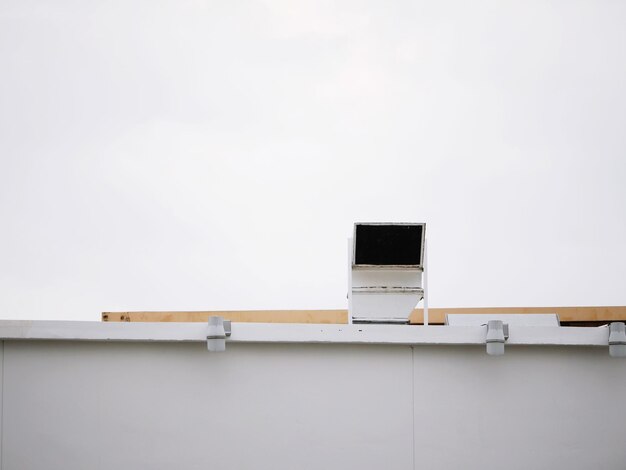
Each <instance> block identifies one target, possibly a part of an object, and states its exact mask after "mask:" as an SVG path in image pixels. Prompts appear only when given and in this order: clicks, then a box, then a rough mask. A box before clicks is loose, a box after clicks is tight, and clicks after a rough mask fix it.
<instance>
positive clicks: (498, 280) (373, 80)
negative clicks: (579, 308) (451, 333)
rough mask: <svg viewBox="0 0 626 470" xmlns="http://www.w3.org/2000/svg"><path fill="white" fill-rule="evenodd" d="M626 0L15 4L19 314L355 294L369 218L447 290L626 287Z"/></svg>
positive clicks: (9, 294)
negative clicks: (353, 257) (361, 228)
mask: <svg viewBox="0 0 626 470" xmlns="http://www.w3.org/2000/svg"><path fill="white" fill-rule="evenodd" d="M625 25H626V3H625V2H622V1H602V0H600V1H599V0H590V1H569V0H568V1H565V0H563V1H552V2H548V1H528V2H519V1H515V2H513V1H511V2H506V1H482V0H479V1H473V2H467V1H437V2H435V1H414V0H411V1H383V2H381V1H377V2H361V1H359V2H356V1H355V2H351V1H345V2H342V1H332V2H331V1H329V2H323V1H300V2H298V1H294V0H285V1H270V0H267V1H222V2H217V1H183V0H171V1H161V2H155V1H153V0H149V1H148V0H124V1H110V2H102V1H51V0H34V1H27V0H3V1H2V2H1V3H0V317H1V318H16V319H44V318H46V319H85V320H97V319H99V316H100V312H102V311H116V310H121V311H128V310H186V309H198V310H216V309H229V310H237V309H323V308H347V303H346V291H347V286H346V275H347V255H346V239H347V237H348V236H349V235H350V234H351V231H352V224H353V223H354V222H355V221H407V222H426V224H427V237H428V243H429V245H428V246H429V266H430V276H429V281H430V299H431V300H430V304H431V306H435V307H446V306H449V307H457V306H476V307H478V306H545V305H555V306H557V305H558V306H562V305H626V282H625V281H626V183H625V182H626V86H625V85H626V26H625Z"/></svg>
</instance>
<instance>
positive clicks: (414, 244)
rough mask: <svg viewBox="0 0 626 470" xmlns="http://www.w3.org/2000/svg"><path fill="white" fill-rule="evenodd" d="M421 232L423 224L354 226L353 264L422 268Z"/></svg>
mask: <svg viewBox="0 0 626 470" xmlns="http://www.w3.org/2000/svg"><path fill="white" fill-rule="evenodd" d="M423 232H424V225H423V224H420V225H402V224H394V225H382V224H375V225H368V224H356V230H355V239H354V243H355V251H354V264H355V266H356V265H375V266H422V251H423V250H422V241H423V238H424V237H423V235H424V233H423Z"/></svg>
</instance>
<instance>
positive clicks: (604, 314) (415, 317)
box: [102, 307, 626, 325]
mask: <svg viewBox="0 0 626 470" xmlns="http://www.w3.org/2000/svg"><path fill="white" fill-rule="evenodd" d="M428 313H429V319H430V323H431V324H434V325H442V324H443V323H444V321H445V314H446V313H456V314H464V313H470V314H471V313H501V314H507V313H527V314H533V313H556V314H558V315H559V318H560V319H561V322H563V323H573V322H577V323H585V322H596V323H597V322H609V321H626V307H487V308H479V307H472V308H431V309H429V310H428ZM211 315H219V316H222V317H224V318H225V319H227V320H231V321H234V322H253V323H324V324H345V323H348V311H347V310H243V311H219V310H216V311H188V312H104V313H103V314H102V321H109V322H119V321H131V322H206V321H207V319H208V318H209V317H210V316H211ZM423 315H424V314H423V310H422V309H421V308H420V309H416V310H415V311H413V314H412V315H411V319H410V322H411V323H412V324H422V322H423V318H424V316H423Z"/></svg>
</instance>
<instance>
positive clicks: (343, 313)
mask: <svg viewBox="0 0 626 470" xmlns="http://www.w3.org/2000/svg"><path fill="white" fill-rule="evenodd" d="M212 315H219V316H221V317H224V318H225V319H226V320H231V321H234V322H252V323H327V324H334V323H348V311H347V310H243V311H200V312H104V313H103V314H102V321H112V322H116V321H131V322H206V321H207V320H208V318H209V317H210V316H212Z"/></svg>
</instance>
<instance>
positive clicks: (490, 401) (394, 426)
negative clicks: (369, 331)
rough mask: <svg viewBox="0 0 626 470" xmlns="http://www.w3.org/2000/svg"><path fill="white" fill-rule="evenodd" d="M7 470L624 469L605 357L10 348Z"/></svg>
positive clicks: (287, 348) (597, 352) (8, 344)
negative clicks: (50, 469)
mask: <svg viewBox="0 0 626 470" xmlns="http://www.w3.org/2000/svg"><path fill="white" fill-rule="evenodd" d="M3 364H4V370H3V374H2V376H3V379H4V382H3V387H2V392H3V397H2V411H3V414H2V467H1V468H2V470H30V469H37V470H39V469H43V468H52V469H57V468H58V469H64V470H74V469H75V470H84V469H144V468H145V469H172V468H176V469H207V468H214V469H233V470H234V469H237V470H242V469H255V470H256V469H272V470H274V469H320V468H337V469H359V470H366V469H381V468H385V469H420V468H437V469H459V468H464V469H481V470H485V469H496V468H498V469H499V468H507V469H522V468H523V469H527V468H535V469H543V468H545V469H548V468H550V469H552V468H568V469H589V468H595V469H623V468H625V467H626V446H624V442H625V441H624V437H623V436H624V432H623V429H624V424H625V423H626V411H625V409H624V406H623V405H622V404H623V399H624V397H625V396H626V375H625V372H626V361H624V360H620V359H613V358H610V357H609V356H608V352H607V349H606V348H591V347H587V348H584V347H544V346H537V347H528V346H509V347H507V351H506V354H505V355H504V356H502V357H490V356H487V355H486V354H485V349H484V346H415V347H411V346H392V345H338V344H318V345H314V344H246V343H235V344H228V345H227V351H226V352H225V353H221V354H216V353H208V352H207V350H206V346H205V344H203V343H144V342H138V343H121V342H77V341H53V340H51V341H13V340H7V341H5V346H4V358H3Z"/></svg>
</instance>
